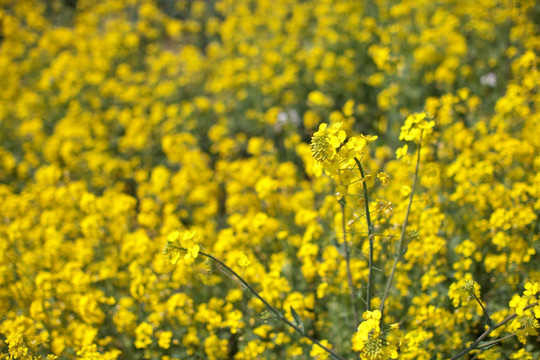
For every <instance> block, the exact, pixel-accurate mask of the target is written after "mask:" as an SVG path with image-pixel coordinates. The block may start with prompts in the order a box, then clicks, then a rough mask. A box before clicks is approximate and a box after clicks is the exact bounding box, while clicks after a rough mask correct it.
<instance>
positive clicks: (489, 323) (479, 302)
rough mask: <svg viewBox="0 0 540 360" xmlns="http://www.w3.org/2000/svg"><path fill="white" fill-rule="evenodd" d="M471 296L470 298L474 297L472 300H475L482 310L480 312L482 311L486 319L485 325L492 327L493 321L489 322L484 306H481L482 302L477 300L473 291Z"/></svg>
mask: <svg viewBox="0 0 540 360" xmlns="http://www.w3.org/2000/svg"><path fill="white" fill-rule="evenodd" d="M471 294H472V296H473V297H474V299H475V300H476V302H477V303H478V304H480V307H481V308H482V310H483V311H484V316H485V317H486V323H487V324H488V326H489V327H490V328H492V327H493V325H494V324H493V320H491V317H490V316H489V313H488V311H487V309H486V308H485V307H484V305H482V302H481V301H480V299H479V298H478V296H476V293H475V292H474V290H472V291H471Z"/></svg>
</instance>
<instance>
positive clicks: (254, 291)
mask: <svg viewBox="0 0 540 360" xmlns="http://www.w3.org/2000/svg"><path fill="white" fill-rule="evenodd" d="M199 255H201V256H205V257H207V258H209V259H210V260H213V261H214V262H216V263H217V264H218V265H220V266H221V267H223V268H224V269H226V270H227V271H228V272H229V273H231V274H232V275H233V276H234V277H235V278H237V279H238V281H240V283H241V284H242V285H243V286H245V287H246V289H248V290H249V291H250V292H251V293H252V294H253V295H255V296H256V297H257V298H258V299H259V300H261V301H262V303H263V304H264V305H265V306H266V307H267V308H268V310H270V311H271V312H272V313H273V314H274V315H276V316H277V317H278V318H279V319H280V320H281V321H283V322H284V323H285V324H287V325H288V326H290V327H291V328H293V329H294V330H295V331H296V332H298V333H299V334H300V335H302V336H303V337H305V338H306V339H309V340H310V341H311V342H312V343H313V344H315V345H317V346H318V347H320V348H321V349H323V350H324V351H326V352H327V353H329V354H330V355H332V356H333V357H334V358H335V359H338V360H345V358H344V357H342V356H341V355H339V354H337V353H335V352H334V351H333V350H332V349H330V348H328V347H326V346H324V345H323V344H321V343H320V342H319V340H317V339H315V338H313V337H311V336H309V335H308V334H306V333H305V332H304V331H303V330H302V329H301V328H300V327H298V326H297V325H295V324H293V323H292V322H290V321H289V320H287V318H286V317H285V315H283V313H281V312H280V311H279V310H277V309H276V308H275V307H273V306H272V305H270V303H269V302H268V301H266V300H265V299H264V298H263V297H262V296H261V295H259V293H258V292H257V291H256V290H255V289H253V287H251V285H249V284H248V282H247V281H246V280H244V278H243V277H241V276H240V275H238V274H237V273H236V272H235V271H234V270H233V269H231V268H230V267H228V266H227V265H225V263H223V262H222V261H221V260H219V259H217V258H215V257H214V256H212V255H210V254H208V253H206V252H203V251H199Z"/></svg>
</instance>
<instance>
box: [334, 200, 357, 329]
mask: <svg viewBox="0 0 540 360" xmlns="http://www.w3.org/2000/svg"><path fill="white" fill-rule="evenodd" d="M339 205H340V206H341V226H342V228H343V250H344V251H345V263H346V265H347V281H348V282H349V289H350V293H351V303H352V309H353V314H354V330H356V328H357V327H358V324H359V323H358V310H357V309H356V291H355V288H354V284H353V279H352V274H351V256H350V252H349V243H348V242H347V231H346V228H345V199H344V198H343V199H341V200H340V201H339Z"/></svg>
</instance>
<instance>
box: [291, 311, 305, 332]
mask: <svg viewBox="0 0 540 360" xmlns="http://www.w3.org/2000/svg"><path fill="white" fill-rule="evenodd" d="M291 314H292V316H293V318H294V322H296V325H298V327H299V328H300V330H301V331H302V334H303V333H304V322H303V321H302V319H301V318H300V315H298V313H297V312H296V311H295V310H294V309H293V307H292V306H291Z"/></svg>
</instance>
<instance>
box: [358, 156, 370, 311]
mask: <svg viewBox="0 0 540 360" xmlns="http://www.w3.org/2000/svg"><path fill="white" fill-rule="evenodd" d="M354 161H355V162H356V165H358V169H359V170H360V176H362V187H363V188H364V205H365V207H366V222H367V228H368V240H369V256H368V267H369V275H368V283H367V294H366V310H367V311H369V310H370V308H371V293H372V287H373V239H374V236H373V226H372V224H371V216H370V212H369V197H368V188H367V184H366V175H365V173H364V168H363V167H362V164H361V163H360V160H358V158H356V157H355V158H354Z"/></svg>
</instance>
